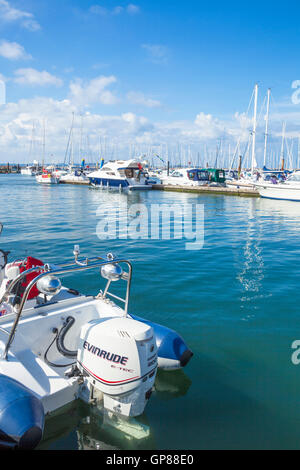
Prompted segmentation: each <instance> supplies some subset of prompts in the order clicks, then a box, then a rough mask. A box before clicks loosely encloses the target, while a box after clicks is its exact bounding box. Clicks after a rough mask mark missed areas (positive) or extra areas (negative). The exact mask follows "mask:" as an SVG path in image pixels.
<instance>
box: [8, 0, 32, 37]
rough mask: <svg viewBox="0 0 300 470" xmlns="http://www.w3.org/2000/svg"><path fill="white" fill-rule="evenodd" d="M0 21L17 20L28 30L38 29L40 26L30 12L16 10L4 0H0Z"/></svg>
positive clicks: (9, 21) (10, 21)
mask: <svg viewBox="0 0 300 470" xmlns="http://www.w3.org/2000/svg"><path fill="white" fill-rule="evenodd" d="M0 21H1V22H2V23H12V22H16V21H19V22H20V24H21V26H23V27H24V28H25V29H28V30H29V31H38V30H39V29H40V28H41V27H40V25H39V23H38V22H37V21H36V20H35V19H34V15H33V14H32V13H29V12H27V11H23V10H18V9H17V8H14V7H12V6H11V5H10V3H9V2H8V1H6V0H0Z"/></svg>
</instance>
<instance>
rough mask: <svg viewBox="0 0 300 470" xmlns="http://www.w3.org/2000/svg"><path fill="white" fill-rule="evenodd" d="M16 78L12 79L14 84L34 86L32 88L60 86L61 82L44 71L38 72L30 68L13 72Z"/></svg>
mask: <svg viewBox="0 0 300 470" xmlns="http://www.w3.org/2000/svg"><path fill="white" fill-rule="evenodd" d="M14 74H15V76H16V78H15V79H14V82H15V83H19V84H20V85H34V86H48V85H54V86H56V87H59V86H62V85H63V81H62V80H61V79H60V78H58V77H55V76H54V75H51V74H50V73H49V72H47V71H46V70H43V71H41V72H40V71H39V70H36V69H32V68H26V69H18V70H16V71H15V72H14Z"/></svg>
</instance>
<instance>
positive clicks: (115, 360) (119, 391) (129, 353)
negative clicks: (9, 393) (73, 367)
mask: <svg viewBox="0 0 300 470" xmlns="http://www.w3.org/2000/svg"><path fill="white" fill-rule="evenodd" d="M77 362H78V367H79V369H80V370H81V372H83V374H84V375H85V377H86V379H87V382H88V386H89V389H90V397H95V396H97V397H98V401H99V402H101V401H102V400H103V407H104V409H105V410H108V411H109V412H112V413H114V414H117V415H121V416H126V417H136V416H139V415H141V414H142V413H143V412H144V408H145V406H146V404H147V401H148V399H149V398H150V395H151V392H152V387H153V385H154V381H155V376H156V371H157V348H156V342H155V337H154V332H153V329H152V328H151V327H150V326H148V325H145V324H144V323H141V322H138V321H136V320H132V319H131V318H128V317H123V318H112V319H103V320H95V321H92V322H89V323H87V324H86V325H84V326H83V327H82V330H81V335H80V343H79V348H78V356H77Z"/></svg>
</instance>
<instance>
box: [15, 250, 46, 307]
mask: <svg viewBox="0 0 300 470" xmlns="http://www.w3.org/2000/svg"><path fill="white" fill-rule="evenodd" d="M25 262H26V264H25V263H23V264H22V265H21V266H20V273H23V272H24V271H27V270H28V269H31V268H34V267H36V266H44V263H43V262H42V261H40V260H38V259H35V258H32V257H31V256H28V258H27V260H25ZM39 274H40V273H39V272H36V273H32V274H28V275H27V276H26V277H25V279H24V282H23V283H22V287H23V289H24V290H25V289H26V287H27V286H28V284H29V283H30V282H31V281H32V280H33V279H35V278H36V277H37V276H38V275H39ZM38 295H39V291H38V289H37V287H36V285H35V286H33V287H32V289H31V290H30V292H29V295H28V300H31V299H34V298H35V297H37V296H38Z"/></svg>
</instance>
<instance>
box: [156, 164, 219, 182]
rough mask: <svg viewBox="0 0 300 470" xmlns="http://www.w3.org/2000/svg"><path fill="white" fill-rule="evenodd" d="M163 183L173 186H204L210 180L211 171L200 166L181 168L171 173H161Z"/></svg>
mask: <svg viewBox="0 0 300 470" xmlns="http://www.w3.org/2000/svg"><path fill="white" fill-rule="evenodd" d="M160 180H161V182H162V184H166V185H172V186H203V185H207V184H209V182H210V179H209V173H208V171H206V170H201V169H198V168H179V169H176V170H173V171H172V172H171V173H170V174H169V175H168V174H167V173H166V172H165V173H163V174H161V175H160Z"/></svg>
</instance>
